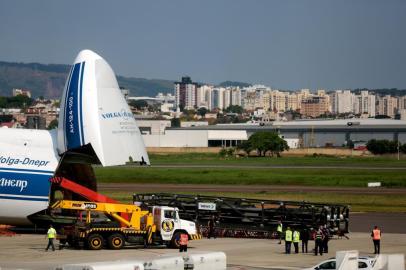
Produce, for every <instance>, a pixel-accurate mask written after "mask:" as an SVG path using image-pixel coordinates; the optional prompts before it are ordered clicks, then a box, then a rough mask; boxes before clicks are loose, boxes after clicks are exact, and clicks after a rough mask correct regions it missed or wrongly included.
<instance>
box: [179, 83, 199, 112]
mask: <svg viewBox="0 0 406 270" xmlns="http://www.w3.org/2000/svg"><path fill="white" fill-rule="evenodd" d="M197 87H198V85H197V83H194V82H192V80H191V79H190V77H182V81H181V82H175V107H182V106H183V107H184V108H185V109H193V108H195V107H197Z"/></svg>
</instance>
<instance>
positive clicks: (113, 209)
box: [51, 200, 155, 231]
mask: <svg viewBox="0 0 406 270" xmlns="http://www.w3.org/2000/svg"><path fill="white" fill-rule="evenodd" d="M51 208H52V209H56V208H60V209H70V210H79V211H87V217H86V222H87V223H90V222H91V221H90V213H91V212H92V211H97V212H104V213H106V214H108V215H110V216H111V217H113V218H114V219H116V220H117V221H119V222H121V223H122V224H125V225H126V226H127V227H129V228H133V229H135V230H141V219H143V218H145V221H146V222H145V228H148V226H151V228H152V231H155V225H154V220H153V216H152V214H151V213H150V212H149V211H142V210H141V208H140V207H138V206H136V205H132V204H121V203H101V202H86V201H70V200H60V201H56V202H55V203H54V204H52V205H51ZM118 213H127V214H128V215H129V220H126V219H125V218H122V217H121V216H120V215H119V214H118Z"/></svg>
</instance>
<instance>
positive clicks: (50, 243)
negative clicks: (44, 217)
mask: <svg viewBox="0 0 406 270" xmlns="http://www.w3.org/2000/svg"><path fill="white" fill-rule="evenodd" d="M47 238H48V245H47V248H46V249H45V251H48V249H49V248H50V247H52V251H55V246H54V239H55V238H56V231H55V229H54V228H53V227H52V224H51V225H49V229H48V231H47Z"/></svg>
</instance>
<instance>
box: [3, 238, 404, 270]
mask: <svg viewBox="0 0 406 270" xmlns="http://www.w3.org/2000/svg"><path fill="white" fill-rule="evenodd" d="M46 244H47V240H46V239H45V235H35V234H21V235H17V236H14V237H0V267H1V269H2V270H8V269H13V270H15V269H32V270H40V269H41V270H50V269H55V267H57V266H59V265H63V264H69V263H81V262H100V261H114V260H145V259H151V258H154V257H156V256H159V255H162V254H174V255H178V254H179V252H178V251H177V250H173V249H167V248H164V247H154V248H148V249H144V248H141V247H127V248H125V249H123V250H117V251H113V250H99V251H90V250H75V249H63V250H56V251H55V252H52V251H48V252H45V247H46ZM313 247H314V243H313V241H310V242H309V251H310V252H311V250H312V249H313ZM354 249H355V250H359V251H360V254H361V255H369V256H373V254H372V251H373V245H372V240H371V237H370V234H369V233H351V234H350V235H349V239H348V240H347V239H345V238H343V239H337V238H336V239H333V240H331V241H330V242H329V253H328V254H324V255H323V256H314V254H312V253H299V254H294V253H293V254H289V255H286V254H284V245H283V244H282V245H279V244H278V242H277V240H268V239H236V238H217V239H203V240H197V241H190V244H189V251H188V252H194V253H198V252H205V251H223V252H225V253H226V256H227V264H228V269H229V270H244V269H247V270H259V269H264V268H266V269H301V268H304V267H311V266H313V265H315V264H317V263H318V262H320V261H322V260H326V259H328V258H330V257H334V256H335V252H336V251H338V250H354ZM381 250H382V253H391V254H392V253H402V254H405V253H406V234H389V233H384V234H383V236H382V246H381ZM292 251H293V250H292Z"/></svg>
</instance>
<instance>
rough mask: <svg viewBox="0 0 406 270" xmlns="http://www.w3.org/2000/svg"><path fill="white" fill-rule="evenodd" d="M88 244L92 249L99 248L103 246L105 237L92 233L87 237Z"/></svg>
mask: <svg viewBox="0 0 406 270" xmlns="http://www.w3.org/2000/svg"><path fill="white" fill-rule="evenodd" d="M87 246H88V248H89V249H91V250H99V249H101V248H102V247H103V237H102V236H101V235H100V234H97V233H95V234H92V235H90V236H89V237H88V238H87Z"/></svg>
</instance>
